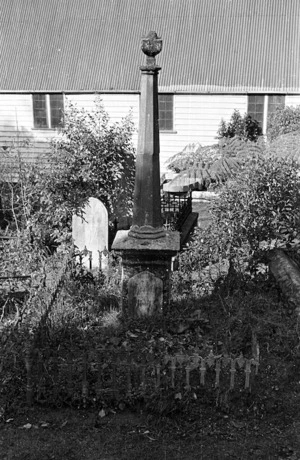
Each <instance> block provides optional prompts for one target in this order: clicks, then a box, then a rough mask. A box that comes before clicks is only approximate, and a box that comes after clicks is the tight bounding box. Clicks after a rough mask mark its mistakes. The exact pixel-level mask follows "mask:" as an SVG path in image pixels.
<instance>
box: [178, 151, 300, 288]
mask: <svg viewBox="0 0 300 460" xmlns="http://www.w3.org/2000/svg"><path fill="white" fill-rule="evenodd" d="M211 215H212V221H211V225H210V227H209V229H207V230H200V229H199V230H197V231H196V233H195V236H194V239H193V241H192V243H191V244H190V246H189V247H188V249H187V250H186V251H184V253H183V254H182V256H181V267H182V271H183V272H184V273H188V272H191V270H197V269H198V270H199V271H200V272H203V270H204V269H205V267H211V266H214V269H215V272H216V273H217V274H218V275H220V273H221V272H222V270H223V275H224V267H225V268H226V266H227V268H226V270H227V269H228V264H229V266H230V267H231V268H233V269H234V270H235V272H239V273H248V274H251V273H252V274H253V273H256V272H257V270H258V268H259V266H260V264H261V263H264V262H265V260H266V259H265V257H266V255H267V254H268V251H269V250H270V249H272V248H274V247H294V246H296V245H297V244H299V240H300V177H299V173H298V165H297V164H296V163H295V162H293V161H290V160H288V159H276V158H274V157H273V158H270V157H268V156H263V157H260V158H259V159H258V161H257V162H255V163H252V164H249V165H248V167H247V168H246V169H243V170H241V171H240V172H239V174H238V175H237V176H236V178H235V180H233V181H228V182H227V183H226V184H225V185H224V186H223V187H222V188H221V190H220V193H219V197H218V199H216V200H215V201H214V204H213V206H212V209H211ZM226 264H227V265H226ZM226 270H225V271H226ZM216 278H217V277H216ZM216 278H215V280H216ZM215 280H214V281H215Z"/></svg>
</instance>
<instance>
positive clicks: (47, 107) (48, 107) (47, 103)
mask: <svg viewBox="0 0 300 460" xmlns="http://www.w3.org/2000/svg"><path fill="white" fill-rule="evenodd" d="M36 95H39V96H45V109H44V110H45V119H46V125H47V126H37V124H36V117H35V110H36V107H35V101H34V96H36ZM51 95H60V96H62V105H63V109H64V105H65V95H64V93H33V94H32V115H33V117H32V118H33V129H39V130H41V129H42V130H44V129H47V130H49V129H51V130H57V129H59V128H60V127H62V126H63V121H60V123H59V124H58V125H55V126H52V125H53V123H52V107H51ZM63 109H62V110H63ZM62 119H63V117H62Z"/></svg>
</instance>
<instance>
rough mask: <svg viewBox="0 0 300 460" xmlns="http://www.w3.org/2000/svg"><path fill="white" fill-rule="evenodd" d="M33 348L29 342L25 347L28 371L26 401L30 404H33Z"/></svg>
mask: <svg viewBox="0 0 300 460" xmlns="http://www.w3.org/2000/svg"><path fill="white" fill-rule="evenodd" d="M32 364H33V350H32V347H31V344H30V343H27V345H26V349H25V367H26V373H27V383H26V402H27V405H28V406H32V404H33V378H32Z"/></svg>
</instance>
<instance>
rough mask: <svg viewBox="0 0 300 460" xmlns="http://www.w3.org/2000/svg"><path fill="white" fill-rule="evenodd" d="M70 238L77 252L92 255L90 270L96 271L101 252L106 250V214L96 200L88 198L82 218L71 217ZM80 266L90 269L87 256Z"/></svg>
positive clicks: (100, 203) (102, 205) (103, 207)
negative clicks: (86, 252)
mask: <svg viewBox="0 0 300 460" xmlns="http://www.w3.org/2000/svg"><path fill="white" fill-rule="evenodd" d="M72 237H73V241H74V245H75V246H76V247H77V249H78V250H79V251H81V252H83V251H85V250H87V251H88V252H91V253H92V254H91V255H92V269H98V268H99V264H100V257H101V256H102V252H103V251H105V250H107V248H108V213H107V209H106V207H105V206H104V204H103V203H102V202H101V201H100V200H98V198H89V200H88V203H87V204H86V206H85V207H84V209H83V217H81V216H76V215H74V216H73V218H72ZM82 264H83V265H84V266H85V267H86V268H90V260H89V258H88V257H87V256H86V257H83V258H82ZM100 268H101V266H100Z"/></svg>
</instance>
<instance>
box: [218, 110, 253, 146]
mask: <svg viewBox="0 0 300 460" xmlns="http://www.w3.org/2000/svg"><path fill="white" fill-rule="evenodd" d="M261 135H262V129H261V127H260V126H259V123H258V121H256V120H254V119H253V118H252V117H251V115H247V114H245V115H244V116H243V117H242V115H241V114H240V112H239V110H234V112H233V114H232V116H231V118H230V120H229V122H227V123H226V121H225V120H223V119H222V120H221V123H220V126H219V129H218V139H222V138H230V137H234V136H237V137H239V138H240V139H244V140H249V141H257V140H258V138H259V136H261Z"/></svg>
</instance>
